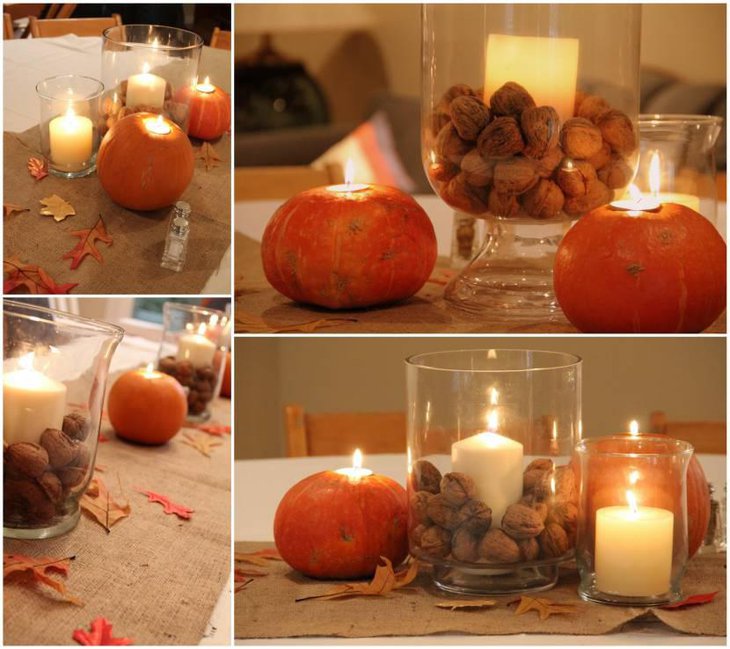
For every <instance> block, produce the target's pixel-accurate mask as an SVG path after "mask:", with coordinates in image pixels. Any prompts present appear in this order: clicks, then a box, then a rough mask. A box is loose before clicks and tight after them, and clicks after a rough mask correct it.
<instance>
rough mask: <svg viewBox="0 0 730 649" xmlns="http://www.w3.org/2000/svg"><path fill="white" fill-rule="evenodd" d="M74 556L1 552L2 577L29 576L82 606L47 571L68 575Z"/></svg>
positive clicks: (79, 601)
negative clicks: (31, 555) (61, 556)
mask: <svg viewBox="0 0 730 649" xmlns="http://www.w3.org/2000/svg"><path fill="white" fill-rule="evenodd" d="M75 558H76V557H65V558H63V559H54V558H51V557H29V556H27V555H24V554H3V578H4V579H8V577H10V576H12V575H18V576H19V575H23V576H25V577H30V578H31V579H32V580H33V581H35V582H37V583H40V584H45V585H46V586H50V587H51V588H53V590H55V591H56V592H57V593H59V594H60V595H61V597H63V599H64V600H66V601H67V602H70V603H72V604H76V605H77V606H83V603H82V602H81V600H79V599H77V598H76V597H73V596H71V595H69V594H68V592H67V590H66V585H65V584H64V583H63V582H62V581H58V580H57V579H54V578H53V577H51V576H50V575H49V574H48V573H57V574H60V575H63V576H64V577H68V571H69V569H70V568H71V561H73V560H74V559H75Z"/></svg>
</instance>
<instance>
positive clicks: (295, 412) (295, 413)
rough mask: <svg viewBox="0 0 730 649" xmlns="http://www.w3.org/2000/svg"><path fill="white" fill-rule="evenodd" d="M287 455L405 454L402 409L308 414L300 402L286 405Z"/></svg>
mask: <svg viewBox="0 0 730 649" xmlns="http://www.w3.org/2000/svg"><path fill="white" fill-rule="evenodd" d="M284 418H285V422H286V452H287V456H288V457H305V456H309V455H351V454H352V453H353V452H354V451H355V449H356V448H359V449H360V450H361V451H362V452H363V453H364V454H365V455H368V454H372V453H405V451H406V415H405V413H403V412H361V413H353V412H333V413H318V414H309V413H305V412H304V408H302V406H299V405H294V404H292V405H288V406H285V407H284Z"/></svg>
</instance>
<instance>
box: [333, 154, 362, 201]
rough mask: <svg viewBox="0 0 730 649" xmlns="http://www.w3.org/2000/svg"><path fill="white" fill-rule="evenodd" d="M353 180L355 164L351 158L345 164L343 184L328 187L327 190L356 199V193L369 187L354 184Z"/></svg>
mask: <svg viewBox="0 0 730 649" xmlns="http://www.w3.org/2000/svg"><path fill="white" fill-rule="evenodd" d="M354 180H355V163H354V162H353V161H352V158H348V159H347V162H346V163H345V182H344V183H342V184H340V185H330V186H329V187H327V189H328V190H329V191H331V192H337V193H341V194H346V195H347V196H346V197H347V198H352V199H355V198H357V192H359V191H362V190H363V189H367V188H368V187H369V185H365V184H364V183H356V182H354Z"/></svg>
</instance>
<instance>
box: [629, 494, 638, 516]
mask: <svg viewBox="0 0 730 649" xmlns="http://www.w3.org/2000/svg"><path fill="white" fill-rule="evenodd" d="M626 502H627V503H628V504H629V509H630V510H631V515H632V516H638V515H639V507H638V505H637V504H636V497H635V496H634V492H633V491H631V489H629V490H627V491H626Z"/></svg>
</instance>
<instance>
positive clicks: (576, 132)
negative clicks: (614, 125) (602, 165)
mask: <svg viewBox="0 0 730 649" xmlns="http://www.w3.org/2000/svg"><path fill="white" fill-rule="evenodd" d="M602 145H603V138H602V136H601V131H600V130H599V129H598V127H597V126H596V125H595V124H593V123H592V122H589V121H588V120H587V119H584V118H583V117H573V118H571V119H569V120H568V121H567V122H565V124H563V128H562V129H561V130H560V148H562V149H563V152H564V153H565V155H566V156H568V157H569V158H578V159H582V160H584V159H586V158H590V157H591V156H593V155H595V154H596V153H598V151H600V149H601V146H602Z"/></svg>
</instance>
